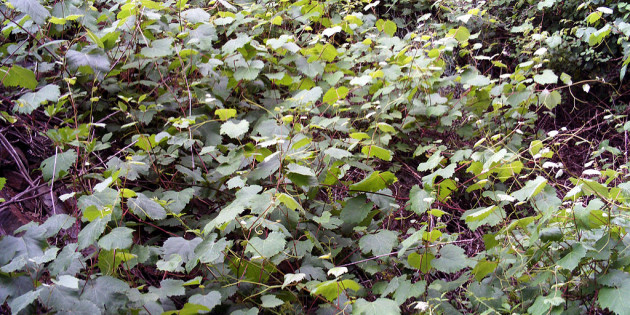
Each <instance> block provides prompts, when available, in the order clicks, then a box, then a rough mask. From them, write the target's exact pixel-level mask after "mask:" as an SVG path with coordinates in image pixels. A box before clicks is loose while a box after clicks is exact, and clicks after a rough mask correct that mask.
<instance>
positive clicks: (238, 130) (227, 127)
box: [220, 120, 249, 139]
mask: <svg viewBox="0 0 630 315" xmlns="http://www.w3.org/2000/svg"><path fill="white" fill-rule="evenodd" d="M248 130H249V122H248V121H247V120H241V121H239V122H238V123H234V121H233V120H230V121H227V122H225V123H223V124H222V125H221V130H220V133H221V134H222V135H227V136H228V137H230V138H232V139H238V138H239V137H241V136H242V135H244V134H245V133H247V131H248Z"/></svg>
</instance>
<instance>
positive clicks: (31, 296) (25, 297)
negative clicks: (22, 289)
mask: <svg viewBox="0 0 630 315" xmlns="http://www.w3.org/2000/svg"><path fill="white" fill-rule="evenodd" d="M41 292H42V290H41V288H40V289H38V290H35V291H29V292H26V293H24V294H22V295H20V296H18V297H16V298H15V299H13V300H11V301H10V302H9V303H8V304H9V307H10V308H11V313H12V314H18V313H19V312H20V311H21V310H23V309H24V308H25V307H27V306H29V305H30V304H31V303H33V302H34V301H35V300H36V299H37V298H38V297H39V294H40V293H41Z"/></svg>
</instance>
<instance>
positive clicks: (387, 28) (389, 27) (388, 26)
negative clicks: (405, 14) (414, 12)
mask: <svg viewBox="0 0 630 315" xmlns="http://www.w3.org/2000/svg"><path fill="white" fill-rule="evenodd" d="M397 28H398V27H397V26H396V23H394V22H393V21H390V20H387V21H385V23H384V24H383V32H385V34H387V35H389V36H390V37H391V36H394V34H395V33H396V29H397Z"/></svg>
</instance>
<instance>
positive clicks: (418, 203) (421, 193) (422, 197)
mask: <svg viewBox="0 0 630 315" xmlns="http://www.w3.org/2000/svg"><path fill="white" fill-rule="evenodd" d="M430 197H431V195H429V193H428V192H426V191H425V190H424V189H421V188H420V186H418V185H413V187H411V190H410V191H409V202H408V203H407V207H408V208H409V209H411V211H413V212H415V213H416V214H423V213H425V212H426V211H427V210H428V209H429V207H431V204H432V202H431V201H430V200H427V198H430Z"/></svg>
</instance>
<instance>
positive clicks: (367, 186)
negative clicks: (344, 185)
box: [350, 171, 398, 192]
mask: <svg viewBox="0 0 630 315" xmlns="http://www.w3.org/2000/svg"><path fill="white" fill-rule="evenodd" d="M397 180H398V179H397V178H396V176H394V174H392V173H391V172H382V173H381V172H380V171H374V172H372V173H371V174H370V175H369V176H367V177H366V178H364V179H363V180H362V181H360V182H358V183H355V184H352V185H350V189H351V190H356V191H369V192H376V191H379V190H381V189H384V188H387V186H389V185H391V184H393V183H395V182H396V181H397Z"/></svg>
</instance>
